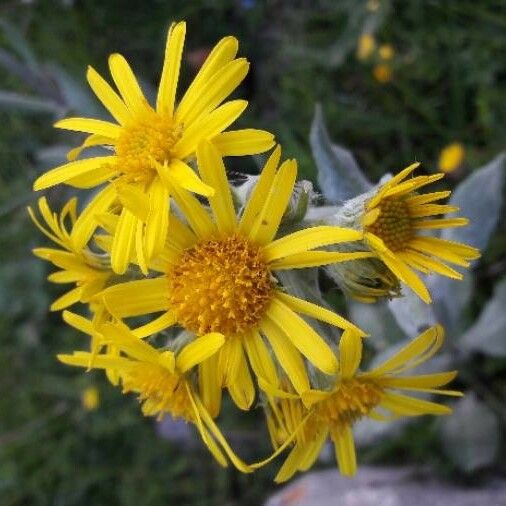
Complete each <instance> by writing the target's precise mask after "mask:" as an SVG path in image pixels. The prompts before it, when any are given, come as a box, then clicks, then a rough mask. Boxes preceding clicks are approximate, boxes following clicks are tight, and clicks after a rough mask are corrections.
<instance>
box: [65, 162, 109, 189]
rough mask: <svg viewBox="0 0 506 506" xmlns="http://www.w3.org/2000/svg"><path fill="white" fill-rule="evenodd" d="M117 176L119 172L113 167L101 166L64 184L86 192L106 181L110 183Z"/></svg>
mask: <svg viewBox="0 0 506 506" xmlns="http://www.w3.org/2000/svg"><path fill="white" fill-rule="evenodd" d="M118 174H119V171H118V170H117V168H116V167H115V166H114V165H109V164H108V165H102V166H101V167H97V168H96V169H95V170H93V171H91V172H87V173H86V174H82V175H79V176H76V177H71V178H69V179H67V181H65V183H66V184H68V185H69V186H73V187H74V188H80V189H83V190H87V189H89V188H95V186H99V185H101V184H102V183H105V182H107V181H112V180H113V179H114V178H115V177H116V176H117V175H118Z"/></svg>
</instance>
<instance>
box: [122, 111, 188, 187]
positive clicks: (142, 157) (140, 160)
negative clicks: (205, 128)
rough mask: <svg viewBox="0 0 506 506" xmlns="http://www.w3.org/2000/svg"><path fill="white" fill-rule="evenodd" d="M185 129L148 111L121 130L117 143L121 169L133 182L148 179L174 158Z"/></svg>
mask: <svg viewBox="0 0 506 506" xmlns="http://www.w3.org/2000/svg"><path fill="white" fill-rule="evenodd" d="M181 135H182V128H181V126H180V125H177V124H175V123H174V121H173V120H172V118H169V117H164V116H160V115H159V114H157V113H156V112H154V111H145V112H143V113H142V115H141V116H140V117H138V118H136V119H135V120H134V121H132V122H131V123H129V124H127V125H125V126H124V127H123V128H122V131H121V135H120V136H119V139H118V141H117V143H116V157H117V159H118V161H117V163H118V168H119V170H120V171H121V172H122V173H124V174H125V175H126V176H127V177H129V178H130V179H132V180H136V181H137V180H146V179H149V178H151V177H152V176H153V174H154V173H155V171H156V169H155V168H154V163H153V162H158V163H159V164H162V165H163V164H164V163H165V162H170V160H171V159H172V157H173V154H172V149H173V147H174V145H175V144H176V143H177V141H178V140H179V139H180V138H181Z"/></svg>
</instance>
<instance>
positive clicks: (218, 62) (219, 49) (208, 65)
mask: <svg viewBox="0 0 506 506" xmlns="http://www.w3.org/2000/svg"><path fill="white" fill-rule="evenodd" d="M238 48H239V43H238V41H237V39H236V38H235V37H230V36H229V37H224V38H223V39H221V40H220V41H219V42H218V44H216V46H214V48H213V49H212V51H211V52H210V53H209V56H208V57H207V58H206V61H205V62H204V64H203V65H202V67H201V68H200V70H199V72H198V74H197V75H196V76H195V79H194V80H193V81H192V83H191V84H190V86H189V87H188V89H187V91H186V93H185V94H184V96H183V98H182V99H181V102H180V104H179V106H178V110H177V112H178V113H179V114H181V111H185V110H189V109H191V108H192V107H193V104H194V103H195V100H196V99H197V98H198V97H199V96H200V95H201V94H202V91H203V90H202V89H203V86H204V85H205V84H206V83H207V81H208V80H209V79H210V77H211V76H213V75H214V74H215V73H216V72H218V71H219V70H221V68H222V67H224V66H225V65H226V64H227V63H229V62H230V61H232V60H233V59H234V58H235V56H236V54H237V50H238Z"/></svg>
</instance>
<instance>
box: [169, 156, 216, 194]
mask: <svg viewBox="0 0 506 506" xmlns="http://www.w3.org/2000/svg"><path fill="white" fill-rule="evenodd" d="M168 170H169V177H170V178H171V179H172V180H173V181H174V182H175V183H176V184H177V185H179V186H180V187H181V188H184V189H185V190H188V191H191V192H193V193H197V194H198V195H204V196H206V197H209V196H211V195H214V193H215V190H214V188H213V187H212V186H209V185H207V184H206V183H204V182H203V181H201V180H200V179H199V177H198V176H197V174H195V171H194V170H193V169H191V168H190V167H188V165H186V163H184V162H182V161H181V160H173V161H172V163H171V164H170V167H169V169H168Z"/></svg>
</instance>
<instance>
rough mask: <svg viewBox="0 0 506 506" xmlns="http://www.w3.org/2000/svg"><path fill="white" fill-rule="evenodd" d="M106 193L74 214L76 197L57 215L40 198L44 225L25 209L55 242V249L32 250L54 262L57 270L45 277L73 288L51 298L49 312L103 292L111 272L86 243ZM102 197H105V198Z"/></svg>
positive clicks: (104, 203)
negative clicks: (54, 299)
mask: <svg viewBox="0 0 506 506" xmlns="http://www.w3.org/2000/svg"><path fill="white" fill-rule="evenodd" d="M107 196H108V195H107V192H105V193H103V194H101V195H99V196H98V197H96V198H95V199H93V200H92V202H91V203H90V204H89V207H88V209H87V210H86V211H84V212H83V213H81V215H80V216H79V217H78V216H77V210H76V207H77V199H75V198H73V199H71V200H69V201H68V202H67V203H66V204H65V206H64V207H63V209H62V211H61V213H60V215H57V214H56V213H53V212H52V211H51V209H50V208H49V205H48V203H47V200H46V198H45V197H42V198H41V199H39V202H38V205H39V212H40V215H41V216H42V218H43V220H44V221H45V226H44V225H43V224H42V223H41V222H40V221H39V219H38V218H37V217H36V215H35V213H34V211H33V209H32V208H30V207H29V208H28V212H29V214H30V217H31V218H32V221H33V222H34V223H35V225H36V226H37V228H38V229H39V230H40V231H41V232H42V233H43V234H44V235H46V236H47V237H48V238H49V239H51V240H52V241H53V242H54V243H55V244H57V245H58V246H59V247H60V249H56V248H35V249H34V250H33V253H34V254H35V255H36V256H38V257H39V258H42V259H44V260H48V261H49V262H51V263H53V264H54V265H55V266H57V267H58V268H59V269H61V270H60V271H58V272H55V273H53V274H51V275H50V276H49V277H48V279H49V281H52V282H53V283H58V284H60V283H62V284H67V283H72V284H73V285H75V286H74V288H72V289H71V290H69V291H68V292H67V293H66V294H64V295H63V296H61V297H60V298H59V299H58V300H56V301H54V302H53V304H52V305H51V310H52V311H58V310H60V309H64V308H66V307H69V306H71V305H72V304H75V303H76V302H83V303H87V302H89V301H90V300H91V299H92V297H93V296H94V295H96V294H97V293H98V292H100V291H102V290H103V289H104V287H105V285H106V283H107V281H108V280H109V278H110V277H111V275H112V274H113V272H112V270H111V268H110V264H109V261H108V259H107V258H105V257H104V256H103V255H100V254H97V253H94V252H93V251H91V250H90V249H89V248H88V247H87V246H86V245H87V243H88V241H89V239H90V237H91V236H92V235H93V234H94V232H95V230H96V228H97V226H98V225H97V223H96V222H95V220H94V218H93V214H94V213H95V212H100V211H102V212H103V211H104V210H105V208H106V207H107V206H108V202H107ZM104 197H105V198H104Z"/></svg>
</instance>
